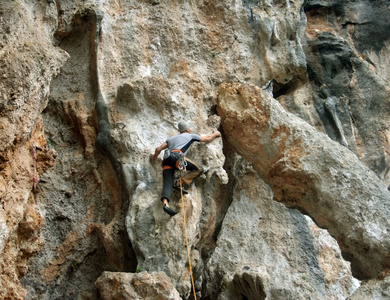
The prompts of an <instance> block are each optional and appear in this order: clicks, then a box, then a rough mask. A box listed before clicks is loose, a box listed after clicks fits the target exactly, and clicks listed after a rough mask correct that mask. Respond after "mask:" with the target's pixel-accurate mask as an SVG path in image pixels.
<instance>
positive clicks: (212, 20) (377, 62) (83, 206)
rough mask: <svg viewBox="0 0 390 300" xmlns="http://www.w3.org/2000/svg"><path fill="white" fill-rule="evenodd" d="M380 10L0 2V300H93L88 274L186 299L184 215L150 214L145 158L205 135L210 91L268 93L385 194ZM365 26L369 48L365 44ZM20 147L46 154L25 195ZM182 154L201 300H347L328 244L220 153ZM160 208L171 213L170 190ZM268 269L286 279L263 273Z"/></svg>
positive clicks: (112, 0) (28, 166) (213, 117)
mask: <svg viewBox="0 0 390 300" xmlns="http://www.w3.org/2000/svg"><path fill="white" fill-rule="evenodd" d="M373 3H375V5H374V6H373ZM387 7H388V3H387V2H386V1H383V0H381V1H375V2H372V1H365V0H359V1H339V0H332V1H331V0H327V1H314V0H310V1H302V0H294V1H280V0H278V1H276V0H274V1H273V0H266V1H263V0H261V1H258V0H243V1H236V0H229V1H215V0H207V1H206V0H200V1H198V0H196V1H195V0H185V1H179V2H178V1H172V0H158V1H155V0H153V1H143V0H142V1H138V0H131V1H117V0H108V1H95V0H92V1H87V2H86V1H84V0H68V1H62V0H57V1H55V0H50V1H33V2H31V1H27V0H16V1H8V2H7V1H0V25H1V26H0V32H1V35H0V57H1V59H0V63H1V64H0V67H1V68H0V78H1V82H0V117H1V118H2V119H1V122H0V140H1V142H2V143H1V146H0V158H1V159H0V172H1V175H2V176H0V198H1V205H0V250H1V251H2V253H1V254H0V255H1V258H0V261H1V263H0V265H1V267H0V269H1V270H0V286H1V288H0V290H1V292H2V293H3V294H2V295H1V296H3V297H5V298H7V297H8V298H11V299H14V298H18V297H19V298H26V299H45V300H46V299H48V300H49V299H50V300H51V299H76V298H77V299H97V298H99V294H98V291H97V289H96V287H95V285H94V282H95V281H96V279H97V278H98V277H99V276H101V274H102V272H104V271H116V272H129V273H134V272H135V271H136V268H137V267H138V268H139V269H140V268H142V269H143V270H147V271H148V272H150V273H152V272H153V271H164V272H165V273H166V274H167V276H168V277H169V278H170V280H171V282H172V285H173V286H175V288H176V289H177V290H178V292H179V293H180V295H181V296H182V297H183V298H188V297H192V296H191V295H190V293H191V283H190V276H189V269H188V265H187V255H186V250H185V243H184V236H183V219H182V218H181V217H182V215H181V214H180V215H178V216H176V217H174V218H169V217H168V216H167V215H166V214H165V213H163V211H162V209H161V204H160V202H159V198H160V194H159V193H160V190H161V182H162V178H161V168H160V162H161V161H157V162H154V163H150V161H149V159H148V157H149V154H150V153H151V152H152V151H153V149H154V148H155V147H156V146H157V145H158V144H160V143H161V142H163V141H164V139H165V138H166V137H168V136H170V135H173V134H176V132H177V131H176V123H177V122H178V121H179V120H181V119H182V118H185V119H188V120H190V122H191V125H192V126H193V130H194V132H197V133H201V134H203V133H210V132H211V131H212V130H213V129H215V128H217V127H218V126H219V125H220V117H219V116H218V115H217V113H216V104H217V89H218V86H219V85H220V84H221V83H222V82H242V83H245V84H255V85H257V86H264V89H266V90H267V92H269V93H270V94H273V95H274V96H275V97H276V98H277V99H278V101H279V102H280V103H281V104H282V105H283V106H284V107H285V108H286V109H288V110H289V111H290V112H292V113H294V114H295V115H297V116H300V117H301V118H302V119H304V120H305V121H307V122H308V123H310V124H312V125H313V126H314V127H315V128H316V129H317V130H318V131H321V132H324V133H327V134H328V136H330V138H332V139H334V140H336V141H339V142H342V141H343V140H342V138H341V135H342V132H343V133H344V138H345V141H346V142H347V144H348V147H349V148H350V149H351V150H352V151H353V152H355V154H357V155H358V156H359V157H360V159H361V160H362V161H363V162H364V163H366V164H367V166H369V168H371V169H372V170H374V172H375V173H376V174H377V175H378V176H379V177H380V178H381V179H382V180H383V181H384V182H385V184H387V185H388V184H389V181H388V180H389V165H390V163H389V151H388V149H390V148H389V146H388V145H389V140H390V138H389V137H390V135H389V130H388V129H389V124H388V120H389V119H390V118H389V117H388V116H389V114H388V107H389V106H388V99H389V97H388V92H387V90H388V89H389V78H390V77H389V68H388V64H389V63H388V62H389V51H388V45H389V40H388V39H387V34H388V30H387V29H386V23H385V22H383V20H386V17H387V15H386V13H387ZM372 12H375V13H372ZM375 15H378V18H377V20H375V18H373V16H375ZM387 19H388V18H387ZM372 23H375V24H376V25H377V26H376V28H375V29H373V28H370V24H372ZM304 30H305V32H304ZM373 30H374V31H375V37H379V40H375V39H370V40H369V41H368V40H367V33H370V32H373ZM371 35H372V34H371ZM371 41H372V42H373V44H371ZM319 50H321V51H319ZM332 52H333V54H332ZM362 52H364V53H362ZM65 61H66V64H65ZM306 70H307V71H306ZM56 75H58V77H57V78H56V79H55V80H52V78H53V76H56ZM325 86H326V88H327V89H328V91H329V97H328V98H327V97H324V96H323V95H322V93H321V88H322V87H325ZM99 87H100V89H98V88H99ZM49 89H50V92H49ZM99 90H100V91H101V93H100V94H99V92H98V91H99ZM326 99H332V101H330V102H329V103H328V101H326ZM333 100H334V101H333ZM97 103H98V105H96V104H97ZM330 103H332V105H331V106H330V105H329V104H330ZM333 104H334V105H333ZM3 117H4V118H3ZM337 120H338V121H339V122H337ZM332 122H335V123H336V124H333V123H332ZM334 125H336V126H334ZM96 140H97V142H96ZM32 141H34V143H35V144H36V145H37V146H39V147H40V148H41V149H42V151H41V150H39V151H38V152H37V154H38V157H39V159H38V161H37V171H38V172H37V173H38V179H39V183H38V188H37V189H36V190H35V193H31V189H32V179H33V161H32V153H31V144H32ZM46 141H47V142H46ZM97 150H98V151H97ZM190 158H193V159H194V160H196V161H198V162H200V163H201V164H203V166H204V167H205V169H206V170H207V171H208V172H207V173H206V174H204V175H202V177H200V178H199V180H197V182H196V183H195V185H194V186H193V187H192V188H191V189H190V195H189V196H186V197H185V205H186V206H185V209H186V216H187V225H188V230H189V232H188V233H189V241H190V247H191V257H192V260H193V267H194V268H193V272H194V276H195V286H196V290H197V294H198V299H200V298H207V297H208V298H210V299H216V298H218V297H220V298H221V299H222V298H226V297H233V296H232V295H234V296H237V298H240V297H241V298H243V297H244V296H245V297H246V298H248V299H250V298H251V297H260V298H261V297H264V294H266V296H267V297H268V298H270V299H272V298H274V299H276V297H277V296H280V295H291V294H292V293H295V294H294V297H295V298H303V297H312V298H313V299H316V298H317V297H320V296H322V298H326V297H328V298H331V299H345V298H346V297H347V296H349V294H350V293H351V292H352V291H353V290H354V289H355V288H356V280H354V279H353V278H352V277H351V274H350V271H349V270H348V269H349V268H348V264H347V263H346V262H345V261H343V260H342V259H341V258H340V254H339V252H340V250H339V249H337V247H336V245H335V242H334V241H333V239H332V238H331V237H330V236H329V235H328V234H327V232H326V231H323V230H320V229H318V228H317V227H316V226H315V225H314V224H313V223H312V222H311V221H310V220H309V219H307V218H304V217H303V216H302V215H301V214H300V213H298V212H297V211H296V210H288V209H286V208H285V207H284V206H283V205H281V204H278V203H276V202H272V201H271V198H272V197H273V195H272V193H269V188H268V187H266V186H264V182H263V181H261V180H260V179H258V177H257V175H256V174H255V173H254V172H253V171H252V170H251V167H250V166H248V165H247V164H246V163H245V162H244V161H243V159H242V158H238V157H237V155H236V153H235V150H234V149H233V148H232V146H231V145H230V144H229V142H227V141H226V140H225V139H223V140H218V141H215V142H213V143H211V144H207V145H204V144H202V145H201V144H197V145H194V146H193V148H192V149H191V152H190ZM54 161H56V163H55V165H54V167H52V166H53V164H54ZM49 168H50V170H49ZM243 170H246V171H243ZM243 182H248V183H249V184H244V183H243ZM259 191H260V192H259ZM261 191H266V192H264V193H262V192H261ZM248 195H249V196H248ZM260 195H261V197H260V198H261V199H258V196H260ZM247 196H248V197H247ZM248 199H250V201H249V202H248V201H247V200H248ZM172 206H173V207H174V208H177V209H181V204H180V199H179V197H178V194H177V193H176V194H174V198H173V199H172ZM230 206H231V207H230ZM257 214H261V215H262V216H263V217H264V222H263V223H262V224H261V226H258V223H259V220H258V219H257ZM236 215H237V216H236ZM246 215H247V216H248V218H247V219H245V218H243V216H246ZM339 215H340V216H341V213H340V214H339ZM339 215H338V216H339ZM265 216H266V217H265ZM239 217H241V218H239ZM343 217H344V216H343ZM340 218H341V217H340ZM243 220H245V221H243ZM232 228H233V229H232ZM248 228H249V229H251V233H252V236H248V234H247V233H246V231H247V230H248ZM237 233H241V234H237ZM274 235H275V236H277V237H279V239H277V238H273V236H274ZM362 240H364V239H362ZM242 241H251V242H252V243H251V244H250V246H249V245H242V244H240V243H241V242H242ZM286 241H287V243H285V242H286ZM364 242H365V241H364ZM367 245H370V244H367ZM290 251H291V253H290ZM223 253H230V255H229V256H224V255H223ZM236 253H239V255H237V254H236ZM262 253H267V255H266V256H265V257H263V256H261V254H262ZM238 256H239V257H240V258H244V259H245V260H246V261H247V262H250V263H251V265H252V264H253V267H252V266H249V267H250V269H248V270H247V268H246V266H247V265H249V263H248V264H245V265H243V264H242V261H239V260H238V259H237V257H238ZM230 258H234V260H235V261H236V262H237V264H232V263H230V262H229V259H230ZM236 259H237V260H236ZM279 259H280V260H281V261H282V262H283V266H282V267H283V268H284V269H283V270H285V272H284V273H283V274H278V273H277V272H273V269H274V268H275V269H278V261H279ZM167 261H168V262H169V263H168V264H166V262H167ZM243 268H245V269H243ZM286 273H287V275H286V277H287V279H286V278H285V277H283V276H285V274H286ZM297 273H298V275H295V274H297ZM121 274H123V273H121ZM270 274H271V275H272V276H271V277H270ZM300 275H301V276H300ZM221 278H223V280H221ZM284 279H286V280H284ZM221 282H222V283H223V284H220V283H221ZM284 283H285V284H284ZM296 284H299V286H296ZM312 286H315V287H316V289H318V290H314V289H313V288H312ZM366 287H367V286H366ZM273 293H275V296H273ZM276 295H277V296H276ZM1 296H0V297H1Z"/></svg>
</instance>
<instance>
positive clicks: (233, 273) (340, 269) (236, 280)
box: [205, 158, 358, 300]
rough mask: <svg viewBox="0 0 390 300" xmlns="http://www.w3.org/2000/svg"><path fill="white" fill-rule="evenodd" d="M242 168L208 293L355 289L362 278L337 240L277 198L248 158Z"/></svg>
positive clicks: (211, 265)
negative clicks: (352, 273)
mask: <svg viewBox="0 0 390 300" xmlns="http://www.w3.org/2000/svg"><path fill="white" fill-rule="evenodd" d="M236 172H237V173H236V176H237V177H236V178H237V181H236V183H235V186H234V190H233V195H232V197H233V201H232V203H231V205H230V206H229V209H228V211H227V213H226V215H225V218H224V221H223V224H222V229H221V232H220V233H219V236H218V240H217V244H216V247H215V250H214V251H213V253H212V255H211V258H210V260H209V261H208V262H207V266H206V269H207V270H208V272H207V273H206V274H207V275H205V290H206V296H207V297H208V298H207V299H221V300H222V299H226V300H227V299H240V297H242V295H244V296H245V298H246V299H293V298H296V297H297V295H299V298H302V299H305V298H307V299H318V300H320V299H345V296H346V295H350V294H351V293H352V292H353V291H354V290H355V289H356V288H357V287H358V283H357V282H356V281H355V282H354V281H353V280H352V278H351V277H350V275H349V274H350V268H349V264H347V263H346V262H342V261H340V260H338V259H337V257H340V256H341V253H340V250H339V249H338V247H337V244H336V241H334V240H332V238H330V237H329V235H328V234H327V233H326V232H325V231H324V230H320V229H318V227H317V226H315V225H314V224H313V222H312V221H311V220H309V218H305V217H304V216H303V215H302V214H300V213H299V212H298V211H296V210H290V209H287V208H285V207H284V206H283V205H282V204H280V203H277V202H272V201H271V199H272V194H273V193H272V191H271V189H270V187H269V186H268V185H267V184H265V183H264V181H263V180H262V179H261V178H260V177H259V175H258V174H257V173H256V171H254V170H253V168H251V167H250V165H249V164H248V163H247V162H244V161H243V159H242V158H241V159H240V163H238V166H237V168H236ZM304 233H305V234H304ZM277 241H278V242H277ZM279 243H281V244H284V247H279V246H277V244H279ZM234 245H239V248H237V247H235V246H234ZM316 253H317V255H316ZM275 262H277V263H275ZM342 274H344V275H342ZM348 278H349V279H348ZM218 293H219V294H218Z"/></svg>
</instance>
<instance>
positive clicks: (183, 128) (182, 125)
mask: <svg viewBox="0 0 390 300" xmlns="http://www.w3.org/2000/svg"><path fill="white" fill-rule="evenodd" d="M178 128H179V132H180V133H182V132H185V131H188V132H190V131H191V128H190V125H189V124H188V123H187V122H184V121H180V122H179V124H178Z"/></svg>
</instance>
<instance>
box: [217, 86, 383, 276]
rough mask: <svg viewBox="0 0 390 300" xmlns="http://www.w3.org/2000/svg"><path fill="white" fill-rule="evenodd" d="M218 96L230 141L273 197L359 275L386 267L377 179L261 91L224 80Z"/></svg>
mask: <svg viewBox="0 0 390 300" xmlns="http://www.w3.org/2000/svg"><path fill="white" fill-rule="evenodd" d="M218 93H219V96H218V112H219V115H220V116H221V117H222V126H223V128H224V132H225V134H226V136H227V139H228V141H229V142H230V143H231V144H232V145H233V146H234V148H235V149H236V150H237V152H238V153H239V154H240V155H242V156H243V157H244V158H246V159H247V160H248V161H250V162H252V163H253V165H254V167H255V168H256V170H257V171H258V172H259V174H260V175H261V176H262V177H263V178H264V179H265V180H267V181H268V182H269V184H270V185H271V187H272V189H273V191H274V199H275V200H276V201H280V202H282V203H284V204H285V205H287V206H288V207H291V208H298V209H299V210H300V211H302V212H304V213H305V214H308V215H309V216H311V217H312V218H313V220H314V221H315V222H316V223H317V224H318V225H319V226H320V227H323V228H326V229H328V231H329V233H330V234H331V235H332V236H334V237H335V238H336V239H337V241H338V243H339V245H340V248H341V249H342V251H343V255H344V256H345V258H346V259H347V260H349V261H351V267H352V273H353V274H354V276H356V277H357V278H359V279H365V278H374V277H376V276H377V275H378V273H379V272H381V271H383V270H385V269H386V268H389V267H390V257H389V254H388V249H390V239H389V235H388V229H389V228H390V220H389V216H390V194H389V192H388V191H387V190H386V188H385V186H384V185H383V183H382V182H381V181H380V180H379V178H378V177H377V176H376V175H375V174H374V173H373V172H372V171H371V170H369V169H368V168H367V167H365V166H364V165H363V164H362V163H361V162H360V161H359V160H358V158H357V157H356V155H355V154H353V153H352V152H350V151H349V150H347V149H346V148H345V147H342V146H341V145H340V144H338V143H335V142H333V141H332V140H330V139H329V138H328V137H327V136H325V135H323V134H321V133H319V132H318V131H316V130H315V129H314V128H313V127H311V126H310V125H309V124H307V123H305V122H304V121H302V120H301V119H299V118H297V117H295V116H294V115H292V114H290V113H288V112H286V111H285V110H284V109H283V108H282V107H281V105H280V104H279V103H278V102H277V101H275V100H274V99H273V98H271V97H270V96H269V95H268V94H267V93H265V92H264V91H262V90H261V89H260V88H258V87H255V86H252V85H242V84H238V83H234V84H227V83H224V84H221V85H220V87H219V90H218ZM244 124H245V125H244Z"/></svg>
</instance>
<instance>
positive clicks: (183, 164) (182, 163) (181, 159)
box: [178, 153, 187, 171]
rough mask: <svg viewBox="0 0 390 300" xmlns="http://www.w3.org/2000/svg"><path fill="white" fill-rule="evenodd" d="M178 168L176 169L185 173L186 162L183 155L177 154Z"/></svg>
mask: <svg viewBox="0 0 390 300" xmlns="http://www.w3.org/2000/svg"><path fill="white" fill-rule="evenodd" d="M179 155H180V156H179V166H178V169H179V170H180V171H185V170H186V167H187V162H186V160H185V159H184V154H183V153H179Z"/></svg>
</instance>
